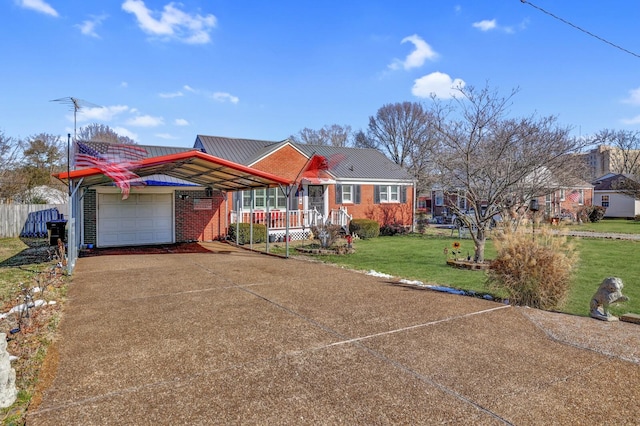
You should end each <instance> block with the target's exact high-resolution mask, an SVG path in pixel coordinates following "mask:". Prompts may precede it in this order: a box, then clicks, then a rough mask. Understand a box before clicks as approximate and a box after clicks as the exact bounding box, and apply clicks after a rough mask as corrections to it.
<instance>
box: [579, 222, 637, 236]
mask: <svg viewBox="0 0 640 426" xmlns="http://www.w3.org/2000/svg"><path fill="white" fill-rule="evenodd" d="M567 228H568V229H571V230H572V231H587V232H604V233H614V234H640V221H638V220H627V219H603V220H601V221H599V222H594V223H591V222H589V223H582V224H579V225H567Z"/></svg>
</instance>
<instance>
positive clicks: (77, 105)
mask: <svg viewBox="0 0 640 426" xmlns="http://www.w3.org/2000/svg"><path fill="white" fill-rule="evenodd" d="M50 102H59V103H61V104H66V105H69V106H70V107H71V110H72V111H73V142H74V143H75V142H76V140H77V138H78V129H77V123H78V111H80V109H81V108H83V107H88V108H102V107H101V106H100V105H96V104H93V103H91V102H87V101H83V100H82V99H78V98H74V97H73V96H67V97H66V98H60V99H52V100H51V101H50ZM69 139H71V134H67V179H68V181H69V188H68V189H69V196H71V179H69V173H70V170H71V143H70V141H69Z"/></svg>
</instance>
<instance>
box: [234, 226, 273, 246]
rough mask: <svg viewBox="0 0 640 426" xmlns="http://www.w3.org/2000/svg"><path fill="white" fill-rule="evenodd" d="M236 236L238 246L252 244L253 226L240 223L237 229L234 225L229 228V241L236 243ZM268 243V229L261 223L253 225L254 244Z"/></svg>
mask: <svg viewBox="0 0 640 426" xmlns="http://www.w3.org/2000/svg"><path fill="white" fill-rule="evenodd" d="M236 235H237V237H238V238H237V240H238V244H249V243H251V224H249V223H239V224H238V226H237V229H236V225H235V224H233V225H232V226H230V227H229V239H230V240H231V241H233V242H235V241H236ZM266 241H267V227H266V226H265V225H262V224H260V223H254V224H253V242H254V243H264V242H266Z"/></svg>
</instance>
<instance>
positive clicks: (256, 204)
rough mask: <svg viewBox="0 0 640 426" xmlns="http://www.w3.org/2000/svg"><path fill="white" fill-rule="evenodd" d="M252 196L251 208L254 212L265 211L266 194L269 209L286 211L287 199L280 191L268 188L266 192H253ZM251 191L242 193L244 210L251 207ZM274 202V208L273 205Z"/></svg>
mask: <svg viewBox="0 0 640 426" xmlns="http://www.w3.org/2000/svg"><path fill="white" fill-rule="evenodd" d="M254 191H255V193H254V195H253V208H254V209H255V210H265V209H266V206H267V194H268V195H269V209H286V208H287V197H285V195H284V194H283V193H282V191H280V189H279V188H269V191H268V192H267V190H266V188H258V189H255V190H254ZM250 200H251V191H242V207H243V208H245V209H248V208H250V206H251V201H250ZM274 200H275V204H276V205H275V206H274V205H273V204H274Z"/></svg>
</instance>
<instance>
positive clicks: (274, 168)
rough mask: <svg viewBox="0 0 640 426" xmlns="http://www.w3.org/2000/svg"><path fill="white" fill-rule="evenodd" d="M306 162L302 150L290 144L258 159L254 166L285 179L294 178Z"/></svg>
mask: <svg viewBox="0 0 640 426" xmlns="http://www.w3.org/2000/svg"><path fill="white" fill-rule="evenodd" d="M306 163H307V158H306V157H305V156H303V155H302V154H301V153H300V151H298V150H296V149H295V148H293V147H292V146H290V145H286V146H284V147H282V148H281V149H279V150H278V151H276V152H274V153H272V154H271V155H269V156H268V157H266V158H264V159H262V160H260V161H258V162H257V163H256V164H254V165H253V166H252V167H253V168H255V169H258V170H262V171H263V172H269V173H272V174H274V175H276V176H280V177H283V178H285V179H290V180H294V179H295V178H296V176H298V173H299V172H300V170H302V168H303V167H304V166H305V164H306Z"/></svg>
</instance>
